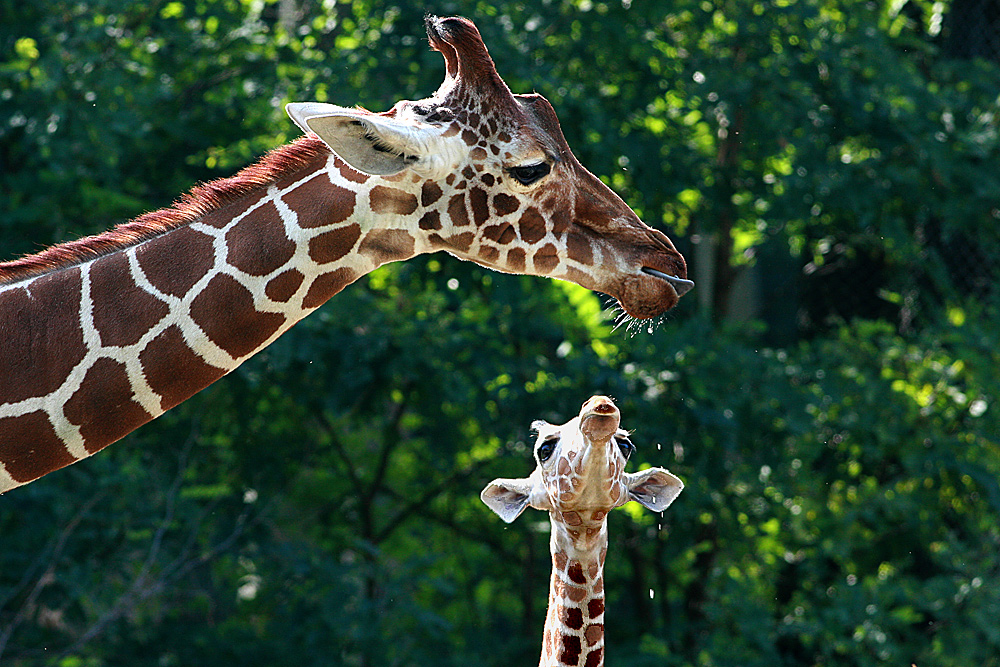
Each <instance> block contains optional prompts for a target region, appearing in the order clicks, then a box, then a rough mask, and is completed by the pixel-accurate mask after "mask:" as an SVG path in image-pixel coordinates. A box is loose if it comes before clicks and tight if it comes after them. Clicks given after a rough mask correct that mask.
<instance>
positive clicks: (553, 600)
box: [539, 511, 608, 667]
mask: <svg viewBox="0 0 1000 667" xmlns="http://www.w3.org/2000/svg"><path fill="white" fill-rule="evenodd" d="M549 516H550V520H551V524H552V535H551V539H550V541H549V546H550V549H551V551H552V577H551V579H550V580H549V608H548V611H547V612H546V615H545V630H544V633H543V635H542V657H541V660H540V661H539V667H567V666H571V667H599V666H600V665H603V664H604V556H605V554H606V553H607V548H608V525H607V518H606V516H607V515H606V512H603V511H598V512H594V513H593V515H592V516H591V518H586V517H582V516H581V514H580V513H578V512H573V513H571V516H570V517H569V518H571V520H572V521H573V522H574V523H573V524H572V525H571V524H569V523H567V522H566V521H565V518H564V517H563V516H562V515H560V514H559V513H558V512H550V513H549Z"/></svg>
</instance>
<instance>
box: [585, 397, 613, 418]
mask: <svg viewBox="0 0 1000 667" xmlns="http://www.w3.org/2000/svg"><path fill="white" fill-rule="evenodd" d="M617 411H618V408H616V407H615V402H614V401H612V400H611V399H610V398H608V397H607V396H591V397H590V398H589V399H587V402H586V403H584V404H583V408H582V409H581V410H580V412H581V413H583V414H586V413H588V412H596V413H597V414H599V415H610V414H614V413H615V412H617Z"/></svg>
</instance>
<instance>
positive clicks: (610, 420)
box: [481, 396, 684, 534]
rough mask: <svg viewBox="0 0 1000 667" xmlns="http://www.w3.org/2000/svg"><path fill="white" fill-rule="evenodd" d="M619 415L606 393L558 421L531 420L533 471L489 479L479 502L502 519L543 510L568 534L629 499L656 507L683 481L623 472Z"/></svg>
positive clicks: (627, 445)
mask: <svg viewBox="0 0 1000 667" xmlns="http://www.w3.org/2000/svg"><path fill="white" fill-rule="evenodd" d="M620 417H621V415H620V413H619V412H618V408H617V407H615V404H614V402H613V401H612V400H611V399H610V398H607V397H606V396H594V397H592V398H591V399H589V400H588V401H587V402H586V403H584V404H583V407H582V408H581V409H580V414H579V415H578V416H576V417H574V418H573V419H571V420H570V421H568V422H566V423H565V424H563V425H562V426H555V425H553V424H549V423H547V422H535V424H534V428H535V430H536V431H537V433H538V439H537V440H536V442H535V461H536V463H537V467H536V468H535V471H534V472H533V473H531V475H530V476H529V477H527V478H526V479H496V480H493V481H492V482H490V484H489V485H488V486H487V487H486V488H485V489H484V490H483V493H482V496H481V497H482V499H483V502H485V503H486V504H487V505H488V506H489V507H490V509H492V510H493V511H494V512H496V513H497V514H498V515H499V516H500V518H501V519H503V520H504V521H506V522H507V523H510V522H511V521H513V520H514V519H516V518H517V517H518V515H520V514H521V512H523V511H524V508H525V507H527V506H529V505H530V506H531V507H534V508H536V509H540V510H548V511H549V513H550V515H551V517H552V519H553V521H555V522H557V523H561V524H563V525H564V526H566V528H567V530H569V531H570V532H571V533H572V532H573V531H574V530H576V531H577V532H580V530H581V527H588V531H587V532H588V533H590V534H594V532H595V531H594V530H593V526H594V524H600V523H603V521H604V520H605V518H606V516H607V514H608V512H609V511H611V510H612V509H614V508H615V507H619V506H621V505H624V504H625V503H627V502H628V501H630V500H635V501H638V502H639V503H641V504H642V505H644V506H645V507H647V508H649V509H651V510H653V511H655V512H662V511H663V510H665V509H666V508H667V507H668V506H669V505H670V503H672V502H673V501H674V498H676V497H677V496H678V494H680V492H681V490H682V489H683V488H684V484H683V483H682V482H681V481H680V480H679V479H678V478H677V477H675V476H674V475H672V474H670V473H669V472H668V471H666V470H664V469H663V468H649V469H647V470H642V471H640V472H635V473H627V472H625V463H626V461H628V458H629V456H630V455H631V454H632V452H633V451H634V449H635V447H634V446H633V445H632V442H631V440H629V434H628V432H627V431H625V430H623V429H621V428H620V424H619V420H620ZM574 527H576V528H574Z"/></svg>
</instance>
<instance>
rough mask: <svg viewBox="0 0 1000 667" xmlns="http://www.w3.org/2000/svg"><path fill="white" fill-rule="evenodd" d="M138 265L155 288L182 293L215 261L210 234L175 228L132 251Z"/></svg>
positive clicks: (165, 292)
mask: <svg viewBox="0 0 1000 667" xmlns="http://www.w3.org/2000/svg"><path fill="white" fill-rule="evenodd" d="M135 257H136V259H137V260H139V268H141V269H142V272H143V273H144V274H146V278H147V279H148V280H149V282H150V283H151V284H152V285H153V287H155V288H156V289H158V290H160V291H161V292H163V293H164V294H170V295H172V296H178V297H180V296H184V295H185V294H187V293H188V290H190V289H191V288H192V287H193V286H194V284H195V283H196V282H198V281H199V280H201V279H202V277H204V276H205V274H207V273H208V271H209V269H211V268H212V266H213V265H214V264H215V250H214V248H213V247H212V237H210V236H208V235H206V234H202V233H200V232H196V231H194V230H193V229H191V228H190V227H178V228H177V229H174V230H172V231H170V232H168V233H166V234H164V235H163V236H158V237H156V238H155V239H151V240H149V241H147V242H146V243H144V244H143V245H141V246H139V247H137V248H136V250H135Z"/></svg>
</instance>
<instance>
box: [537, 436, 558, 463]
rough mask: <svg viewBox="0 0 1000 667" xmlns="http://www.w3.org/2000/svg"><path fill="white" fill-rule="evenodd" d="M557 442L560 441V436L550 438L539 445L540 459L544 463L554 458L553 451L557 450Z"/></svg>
mask: <svg viewBox="0 0 1000 667" xmlns="http://www.w3.org/2000/svg"><path fill="white" fill-rule="evenodd" d="M557 442H559V439H558V438H549V439H548V440H544V441H542V444H540V445H538V460H539V461H541V462H542V463H544V462H545V461H548V460H549V459H550V458H552V452H554V451H556V443H557Z"/></svg>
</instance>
